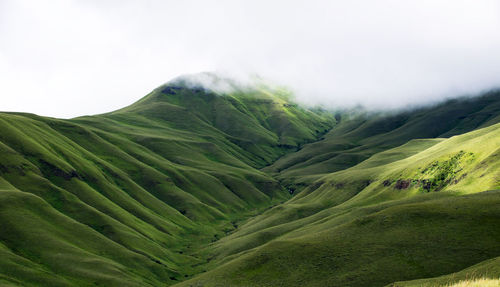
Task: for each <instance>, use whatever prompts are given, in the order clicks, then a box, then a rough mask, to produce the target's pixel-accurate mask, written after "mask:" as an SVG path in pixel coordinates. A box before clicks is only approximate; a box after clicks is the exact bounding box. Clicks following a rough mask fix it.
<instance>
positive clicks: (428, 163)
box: [181, 124, 500, 286]
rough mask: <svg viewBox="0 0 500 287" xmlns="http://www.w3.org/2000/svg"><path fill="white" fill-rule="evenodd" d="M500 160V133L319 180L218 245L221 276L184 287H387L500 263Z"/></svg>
mask: <svg viewBox="0 0 500 287" xmlns="http://www.w3.org/2000/svg"><path fill="white" fill-rule="evenodd" d="M339 128H341V126H340V127H339ZM335 129H336V128H334V129H333V130H332V131H331V132H330V134H331V133H335ZM311 145H317V144H316V143H313V144H311ZM307 148H308V146H305V147H304V150H305V149H307ZM298 153H300V151H299V152H298ZM295 154H297V153H295ZM295 154H294V155H295ZM499 155H500V124H495V125H491V126H489V127H485V128H482V129H478V130H475V131H472V132H469V133H465V134H463V135H459V136H454V137H451V138H449V139H444V138H438V139H418V140H412V141H409V142H408V143H406V144H404V145H401V146H400V147H396V148H393V149H389V150H385V151H383V152H380V153H377V154H375V155H373V156H372V157H370V158H369V159H367V160H365V161H363V162H361V163H359V164H358V165H355V166H353V167H351V168H348V169H345V170H341V171H337V172H334V173H330V174H326V175H323V176H319V177H318V179H316V180H313V181H312V182H311V183H310V184H309V185H308V186H307V187H306V188H304V190H303V191H302V192H300V193H299V194H298V195H297V196H295V197H294V198H292V199H291V200H289V201H287V202H286V203H284V204H281V205H279V206H277V207H275V208H273V209H271V210H268V211H266V212H265V213H263V214H262V215H259V216H257V217H255V218H252V219H251V220H249V221H248V222H246V224H244V225H243V226H241V227H240V228H239V229H238V230H237V231H236V232H234V233H232V234H231V235H229V236H228V237H225V238H223V239H221V240H220V241H218V242H217V243H215V244H214V245H213V246H212V247H211V248H210V249H211V250H212V252H213V256H214V257H215V258H216V259H215V260H214V262H213V266H217V265H220V267H218V268H215V269H214V270H212V271H210V272H207V273H204V274H202V275H200V276H198V277H196V278H194V279H193V280H190V281H187V282H185V283H184V284H181V286H191V285H193V284H194V285H193V286H196V284H202V285H203V286H215V285H216V284H219V283H220V282H224V284H225V285H229V286H233V285H234V286H281V285H283V286H325V285H334V286H383V285H385V284H388V283H391V282H394V281H398V280H408V279H413V278H422V277H433V276H438V275H443V274H448V273H451V272H455V271H458V270H460V269H464V268H466V267H468V266H471V265H473V264H476V263H478V262H481V261H483V260H486V259H489V258H492V257H496V256H498V255H499V254H500V242H499V241H498V238H500V237H499V235H500V228H498V226H500V225H499V223H500V214H499V212H500V201H499V200H500V193H499V192H498V191H491V192H482V191H487V190H493V189H498V188H499V187H500V162H499ZM468 194H471V195H468Z"/></svg>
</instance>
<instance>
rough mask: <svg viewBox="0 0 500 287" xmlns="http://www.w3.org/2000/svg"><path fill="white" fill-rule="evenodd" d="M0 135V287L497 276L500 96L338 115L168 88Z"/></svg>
mask: <svg viewBox="0 0 500 287" xmlns="http://www.w3.org/2000/svg"><path fill="white" fill-rule="evenodd" d="M0 131H1V132H0V285H6V286H95V285H101V286H165V285H167V286H170V285H174V286H386V285H388V286H435V285H436V284H437V285H438V286H439V284H448V283H456V282H458V281H460V280H464V279H470V278H471V276H476V277H477V278H481V277H485V278H487V279H491V280H498V278H499V277H500V269H499V268H498V266H499V265H498V258H499V256H500V241H499V240H498V239H499V238H500V228H499V226H500V92H499V91H491V92H487V93H484V94H483V95H480V96H477V97H472V98H460V99H452V100H447V101H444V102H441V103H437V104H434V105H429V106H423V107H418V108H413V109H407V110H403V111H383V112H382V111H380V112H368V111H358V112H348V111H331V110H327V109H323V108H307V107H303V106H301V105H299V104H296V103H295V102H294V101H293V98H292V96H291V95H290V93H289V92H288V91H287V90H286V89H284V88H280V87H274V86H270V85H264V84H262V85H256V86H254V87H251V88H248V87H246V88H240V87H236V88H234V89H233V90H232V91H231V92H228V93H221V92H218V91H214V90H210V89H208V88H204V87H193V86H190V85H187V84H186V83H183V82H182V81H181V82H170V83H167V84H165V85H163V86H160V87H158V88H157V89H155V90H153V91H152V92H151V93H150V94H148V95H147V96H146V97H144V98H142V99H141V100H139V101H137V102H136V103H134V104H132V105H130V106H128V107H125V108H123V109H120V110H117V111H113V112H110V113H106V114H100V115H94V116H83V117H78V118H73V119H68V120H64V119H56V118H49V117H42V116H37V115H33V114H25V113H0ZM419 284H420V285H419ZM425 284H427V285H425ZM432 284H435V285H432Z"/></svg>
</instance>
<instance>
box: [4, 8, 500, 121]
mask: <svg viewBox="0 0 500 287" xmlns="http://www.w3.org/2000/svg"><path fill="white" fill-rule="evenodd" d="M498 31H500V2H498V1H494V0H492V1H486V0H485V1H482V0H479V1H452V0H441V1H430V0H429V1H426V0H424V1H396V0H394V1H387V0H382V1H357V0H355V1H261V0H256V1H238V0H236V1H229V0H220V1H215V0H212V1H159V0H158V1H155V0H148V1H132V0H129V1H97V0H94V1H83V0H81V1H78V0H72V1H63V0H53V1H39V0H38V1H35V0H33V1H27V0H16V1H14V0H4V1H1V2H0V39H1V41H2V43H1V45H0V94H1V95H2V101H1V102H0V110H12V111H27V112H35V113H38V114H42V115H49V116H58V117H74V116H79V115H84V114H95V113H102V112H107V111H110V110H114V109H118V108H120V107H123V106H126V105H128V104H130V103H132V102H134V101H135V100H137V99H138V98H140V97H142V96H143V95H145V94H147V93H148V92H149V91H150V90H152V89H154V88H155V87H157V86H159V85H160V84H162V83H164V82H166V81H168V80H170V79H174V78H176V77H178V76H179V75H184V74H191V73H199V72H205V71H215V72H217V73H221V74H224V75H230V76H231V77H232V78H236V79H243V82H244V81H245V79H248V77H249V76H248V75H255V74H257V75H259V76H261V77H262V78H265V79H268V80H270V81H272V82H276V83H277V84H279V85H286V86H289V87H290V88H291V89H292V90H293V91H294V92H295V93H296V96H297V100H298V101H299V102H303V103H306V104H310V105H316V104H323V105H327V106H331V107H346V108H349V107H352V106H356V105H359V104H361V105H364V106H366V107H368V108H375V109H381V108H382V109H385V108H401V107H407V106H409V105H419V104H425V103H430V102H436V101H440V100H442V99H444V98H447V97H453V96H458V95H464V94H476V93H479V92H481V91H483V90H488V89H490V88H493V87H498V86H499V85H500V80H499V78H498V75H500V37H498ZM201 80H202V81H210V78H205V79H201ZM209 84H214V83H209ZM218 85H220V87H219V88H221V89H222V90H224V89H226V88H228V87H224V85H225V84H223V83H222V82H219V83H218Z"/></svg>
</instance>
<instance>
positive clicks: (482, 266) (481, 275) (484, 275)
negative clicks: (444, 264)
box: [389, 257, 500, 287]
mask: <svg viewBox="0 0 500 287" xmlns="http://www.w3.org/2000/svg"><path fill="white" fill-rule="evenodd" d="M499 278H500V257H496V258H492V259H488V260H485V261H483V262H481V263H478V264H476V265H473V266H471V267H468V268H466V269H464V270H461V271H459V272H455V273H453V274H449V275H444V276H440V277H436V278H429V279H418V280H412V281H407V282H396V283H393V284H390V285H389V286H393V287H397V286H398V287H403V286H414V287H416V286H419V287H431V286H453V287H455V286H456V287H459V286H498V285H499V284H500V279H499ZM477 281H479V282H477ZM481 281H482V282H481ZM466 283H467V284H466ZM455 284H456V285H455ZM460 284H463V285H460ZM474 284H477V285H474ZM488 284H491V285H488Z"/></svg>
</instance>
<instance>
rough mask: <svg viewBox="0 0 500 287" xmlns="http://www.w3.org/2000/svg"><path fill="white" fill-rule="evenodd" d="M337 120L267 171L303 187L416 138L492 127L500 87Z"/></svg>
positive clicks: (498, 114) (499, 113)
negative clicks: (318, 137)
mask: <svg viewBox="0 0 500 287" xmlns="http://www.w3.org/2000/svg"><path fill="white" fill-rule="evenodd" d="M337 118H338V119H339V125H337V126H336V127H335V128H334V129H332V130H331V131H330V132H329V133H328V134H326V135H325V136H324V140H322V141H318V142H316V143H314V144H310V145H307V146H304V148H303V149H302V150H300V151H298V152H296V153H292V154H288V155H287V156H285V157H283V158H280V159H279V160H278V161H277V162H276V163H274V164H273V165H272V166H271V167H269V168H267V169H266V171H268V172H271V173H275V174H276V177H277V178H279V179H281V180H283V181H284V183H286V184H287V185H288V186H290V187H291V188H294V189H297V190H300V189H302V188H303V186H304V185H307V184H310V183H311V182H312V181H313V180H314V179H317V178H318V177H320V176H322V175H324V174H326V173H331V172H335V171H339V170H343V169H346V168H349V167H351V166H354V165H356V164H357V163H359V162H362V161H363V160H366V159H367V158H369V157H370V156H372V155H373V154H376V153H378V152H381V151H384V150H387V149H388V148H393V147H396V146H399V145H402V144H404V143H406V142H408V141H409V140H411V139H427V138H443V137H446V138H447V137H450V136H453V135H458V134H462V133H466V132H469V131H472V130H475V129H478V128H482V127H487V126H490V125H492V124H495V123H498V122H500V91H498V90H497V91H491V92H488V93H486V94H484V95H482V96H481V97H477V98H468V99H467V98H464V99H453V100H449V101H446V102H443V103H439V104H436V105H434V106H427V107H421V108H418V109H410V110H408V111H404V112H393V113H372V114H358V115H357V116H349V114H348V113H338V114H337Z"/></svg>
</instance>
